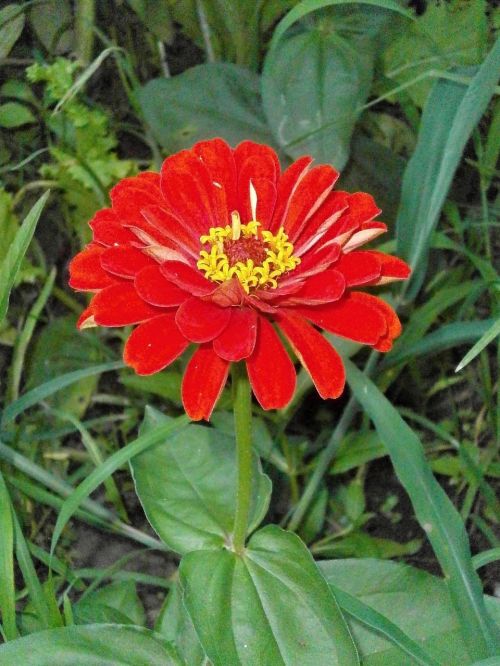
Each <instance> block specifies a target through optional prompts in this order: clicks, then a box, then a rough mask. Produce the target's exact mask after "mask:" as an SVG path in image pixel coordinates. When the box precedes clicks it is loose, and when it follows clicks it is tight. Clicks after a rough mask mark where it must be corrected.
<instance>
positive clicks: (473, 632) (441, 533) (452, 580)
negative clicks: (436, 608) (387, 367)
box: [344, 359, 498, 659]
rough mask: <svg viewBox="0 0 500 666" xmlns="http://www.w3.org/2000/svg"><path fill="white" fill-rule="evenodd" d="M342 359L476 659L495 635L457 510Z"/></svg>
mask: <svg viewBox="0 0 500 666" xmlns="http://www.w3.org/2000/svg"><path fill="white" fill-rule="evenodd" d="M344 363H345V366H346V371H347V379H348V382H349V385H350V386H351V389H352V391H353V393H354V395H355V396H356V398H357V400H358V401H359V403H360V404H361V406H362V407H363V408H364V409H365V411H366V412H367V413H368V415H369V416H370V418H371V419H372V421H373V423H374V425H375V427H376V429H377V432H378V434H379V435H380V438H381V439H382V441H383V443H384V444H385V446H386V448H387V451H388V453H389V455H390V457H391V461H392V464H393V466H394V470H395V472H396V474H397V476H398V477H399V480H400V481H401V483H402V485H403V487H404V488H405V490H406V492H407V493H408V495H409V496H410V499H411V502H412V504H413V508H414V510H415V514H416V517H417V520H418V521H419V523H420V525H421V526H422V528H423V529H424V531H425V532H426V534H427V537H428V539H429V541H430V542H431V545H432V547H433V549H434V552H435V553H436V556H437V558H438V560H439V563H440V565H441V567H442V569H443V572H444V574H445V576H446V579H447V581H448V588H449V591H450V596H451V599H452V601H453V604H454V606H455V608H456V609H457V612H459V613H460V623H461V626H462V631H463V635H464V638H465V640H466V642H467V647H468V649H469V652H470V656H471V657H473V658H475V659H479V658H484V657H487V656H488V655H490V654H494V651H495V650H496V649H497V648H498V638H497V636H496V634H495V631H494V629H493V627H492V622H491V618H490V617H489V615H488V613H487V611H486V609H485V605H484V600H483V596H482V589H481V582H480V580H479V578H478V576H477V574H476V572H475V571H474V568H473V566H472V562H471V553H470V547H469V543H468V539H467V533H466V531H465V527H464V525H463V523H462V520H461V518H460V516H459V514H458V512H457V510H456V509H455V507H454V506H453V504H452V503H451V501H450V500H449V498H448V496H447V495H446V493H445V492H444V490H443V489H442V488H441V486H440V485H439V484H438V482H437V481H436V479H435V478H434V476H433V475H432V472H431V469H430V466H429V464H428V463H427V461H426V460H425V455H424V450H423V447H422V444H421V442H420V440H419V439H418V437H417V436H416V434H415V433H414V432H413V430H411V428H409V426H408V425H407V424H406V423H405V422H404V421H403V419H402V418H401V417H400V415H399V414H398V412H397V411H396V409H395V408H394V407H393V406H392V405H391V403H390V402H389V401H388V400H387V398H385V397H384V395H383V394H382V393H381V392H380V391H379V389H378V388H377V387H376V386H375V384H373V382H372V381H371V380H369V379H368V378H367V377H365V376H364V375H363V373H361V372H360V371H359V370H358V369H357V368H356V366H355V365H353V364H352V363H351V362H350V361H349V360H347V359H344Z"/></svg>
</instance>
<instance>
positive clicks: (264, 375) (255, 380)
mask: <svg viewBox="0 0 500 666" xmlns="http://www.w3.org/2000/svg"><path fill="white" fill-rule="evenodd" d="M246 364H247V371H248V377H249V379H250V384H251V385H252V390H253V392H254V394H255V397H256V398H257V400H258V401H259V403H260V405H261V407H262V408H263V409H282V408H283V407H286V406H287V405H288V403H289V402H290V400H291V399H292V397H293V393H294V391H295V384H296V381H297V379H296V376H295V368H294V367H293V363H292V361H291V360H290V357H289V356H288V354H287V352H286V350H285V348H284V347H283V343H282V342H281V340H280V339H279V336H278V334H277V333H276V331H275V330H274V328H273V326H272V325H271V324H270V323H269V322H268V321H267V319H264V318H263V317H260V318H259V330H258V333H257V342H256V344H255V349H254V352H253V354H252V355H251V356H250V357H249V358H248V359H247V361H246Z"/></svg>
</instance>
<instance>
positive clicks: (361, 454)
mask: <svg viewBox="0 0 500 666" xmlns="http://www.w3.org/2000/svg"><path fill="white" fill-rule="evenodd" d="M386 455H387V451H386V449H385V446H384V445H383V444H382V442H381V441H380V437H379V436H378V435H377V433H376V432H375V431H374V430H369V431H368V432H360V433H356V432H351V433H348V434H347V435H346V436H345V437H344V438H343V439H342V441H341V442H340V445H339V448H338V451H337V453H336V455H335V459H334V461H333V465H332V467H331V470H330V472H331V474H343V473H344V472H348V471H349V470H351V469H355V468H356V467H359V466H360V465H364V464H365V463H367V462H370V461H372V460H376V459H377V458H383V457H384V456H386Z"/></svg>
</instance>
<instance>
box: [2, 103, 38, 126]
mask: <svg viewBox="0 0 500 666" xmlns="http://www.w3.org/2000/svg"><path fill="white" fill-rule="evenodd" d="M35 122H36V118H35V116H34V115H33V113H32V112H31V111H30V109H29V107H27V106H25V105H24V104H19V102H7V103H6V104H1V105H0V127H5V128H6V129H14V128H15V127H21V126H22V125H28V124H29V123H35Z"/></svg>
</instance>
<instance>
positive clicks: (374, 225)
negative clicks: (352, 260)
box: [343, 222, 387, 252]
mask: <svg viewBox="0 0 500 666" xmlns="http://www.w3.org/2000/svg"><path fill="white" fill-rule="evenodd" d="M386 231H387V225H385V224H384V223H383V222H367V223H366V224H364V225H363V226H362V228H361V229H360V230H359V231H356V233H354V234H352V235H351V234H349V235H348V237H347V238H348V240H347V239H346V240H347V242H346V243H345V245H344V246H343V250H344V252H351V251H352V250H355V249H356V248H358V247H360V246H361V245H365V244H366V243H369V242H370V241H372V240H373V239H374V238H377V237H378V236H380V235H381V234H385V232H386ZM344 242H345V241H344Z"/></svg>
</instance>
